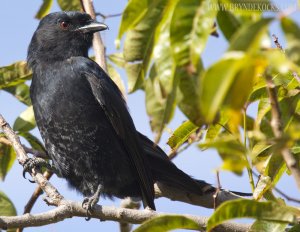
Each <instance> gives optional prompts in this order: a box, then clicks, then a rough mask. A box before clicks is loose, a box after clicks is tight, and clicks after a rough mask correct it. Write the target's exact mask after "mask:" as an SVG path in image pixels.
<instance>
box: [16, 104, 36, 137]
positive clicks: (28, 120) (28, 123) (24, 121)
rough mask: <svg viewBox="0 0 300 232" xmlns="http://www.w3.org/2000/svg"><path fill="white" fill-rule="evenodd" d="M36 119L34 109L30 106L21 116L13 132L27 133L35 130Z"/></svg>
mask: <svg viewBox="0 0 300 232" xmlns="http://www.w3.org/2000/svg"><path fill="white" fill-rule="evenodd" d="M35 126H36V123H35V118H34V113H33V107H32V106H29V107H28V108H27V109H26V110H25V111H23V112H22V113H21V114H20V116H19V117H18V118H17V119H16V121H15V123H14V126H13V130H14V131H20V132H26V131H30V130H32V129H33V128H35Z"/></svg>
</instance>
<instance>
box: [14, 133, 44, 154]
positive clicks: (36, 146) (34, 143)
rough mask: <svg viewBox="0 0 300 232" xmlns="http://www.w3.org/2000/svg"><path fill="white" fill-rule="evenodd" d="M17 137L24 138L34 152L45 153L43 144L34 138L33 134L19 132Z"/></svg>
mask: <svg viewBox="0 0 300 232" xmlns="http://www.w3.org/2000/svg"><path fill="white" fill-rule="evenodd" d="M18 135H19V136H22V137H23V138H25V139H26V140H27V142H28V143H29V144H30V146H31V147H32V148H33V149H34V150H37V151H43V152H46V149H45V147H44V145H43V143H42V142H41V141H40V140H39V139H38V138H37V137H35V136H34V135H33V134H31V133H29V132H21V133H18Z"/></svg>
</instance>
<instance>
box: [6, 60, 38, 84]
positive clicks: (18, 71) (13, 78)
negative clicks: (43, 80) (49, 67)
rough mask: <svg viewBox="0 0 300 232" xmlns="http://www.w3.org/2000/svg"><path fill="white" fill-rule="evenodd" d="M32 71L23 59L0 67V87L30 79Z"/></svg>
mask: <svg viewBox="0 0 300 232" xmlns="http://www.w3.org/2000/svg"><path fill="white" fill-rule="evenodd" d="M31 77H32V73H31V71H30V70H29V69H28V68H27V64H26V62H25V61H19V62H16V63H14V64H11V65H8V66H4V67H1V68H0V89H3V88H6V87H10V86H14V85H18V84H21V83H23V82H25V81H26V80H29V79H31Z"/></svg>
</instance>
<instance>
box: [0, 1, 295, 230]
mask: <svg viewBox="0 0 300 232" xmlns="http://www.w3.org/2000/svg"><path fill="white" fill-rule="evenodd" d="M41 2H42V1H33V0H30V1H24V0H2V1H1V8H2V10H1V14H0V28H1V29H2V30H1V31H2V32H1V37H0V52H1V56H0V66H5V65H9V64H11V63H14V62H16V61H19V60H25V59H26V54H27V47H28V44H29V42H30V39H31V36H32V34H33V32H34V31H35V29H36V27H37V25H38V23H39V21H38V20H36V19H34V15H35V14H36V12H37V11H38V8H39V4H41ZM275 2H277V3H281V4H282V3H283V2H285V3H286V4H288V2H295V1H275ZM126 3H127V1H126V0H110V1H94V5H95V9H96V11H98V12H101V13H103V14H105V15H107V14H115V13H120V12H122V11H123V9H124V7H125V5H126ZM55 11H59V7H58V6H57V4H56V3H54V5H53V6H52V9H51V12H55ZM293 18H294V19H295V20H296V21H297V22H298V23H299V22H300V17H299V12H298V15H296V14H294V15H293ZM120 19H121V18H120V17H117V18H111V19H107V20H106V22H105V23H106V24H107V25H108V26H109V28H110V30H108V31H105V32H103V33H101V35H102V38H103V40H104V43H105V45H106V48H107V54H111V53H114V52H116V51H117V50H116V48H115V45H114V40H115V38H116V36H117V33H118V27H119V23H120ZM273 33H274V34H276V35H277V36H278V37H279V40H280V41H282V45H283V46H284V44H285V43H284V36H283V35H282V32H281V31H280V28H279V25H278V23H275V24H273V25H272V27H271V29H270V34H273ZM227 46H228V44H227V43H226V42H225V39H224V38H223V37H222V35H220V38H215V37H210V38H209V41H208V44H207V46H206V50H205V51H204V53H203V62H204V65H205V66H206V67H207V66H209V65H210V64H212V63H213V62H214V61H216V60H217V59H219V58H220V56H221V55H222V54H223V53H224V51H226V49H227ZM120 73H121V76H122V78H123V79H124V80H126V75H125V73H124V72H123V71H122V72H120ZM144 101H145V97H144V93H143V92H142V91H137V92H136V93H134V94H131V95H129V96H128V106H129V109H130V112H131V116H132V118H133V120H134V122H135V125H136V128H137V129H138V130H139V131H140V132H142V133H143V134H145V135H147V136H148V137H149V138H151V139H152V138H153V137H154V136H153V134H152V133H151V130H150V126H149V118H148V116H147V114H146V110H145V104H144ZM25 109H26V106H25V105H23V104H21V103H19V102H18V101H17V100H16V99H15V98H14V97H12V96H10V95H9V94H7V93H5V92H3V91H0V113H1V114H2V115H3V116H4V117H5V118H6V119H7V121H8V122H9V123H10V124H11V125H12V124H13V122H14V120H15V119H16V117H17V116H18V115H19V114H20V113H21V112H22V111H24V110H25ZM249 112H250V114H254V113H255V106H254V107H252V109H250V110H249ZM184 120H185V117H184V116H183V115H182V113H181V112H180V111H179V110H177V111H176V114H175V118H174V119H173V120H172V122H171V123H170V125H169V126H168V128H169V129H171V130H175V129H176V128H177V127H178V126H179V125H180V124H181V123H182V122H183V121H184ZM34 133H35V135H37V136H39V132H38V130H37V129H35V130H34ZM169 135H170V134H169V133H167V132H166V133H164V135H163V137H162V141H161V143H160V145H161V147H162V148H163V149H164V150H165V151H166V152H168V151H169V148H168V146H167V145H166V141H167V138H168V136H169ZM174 162H175V164H176V165H177V166H178V167H179V168H180V169H182V170H183V171H185V172H186V173H188V174H190V175H192V176H194V177H195V178H197V179H203V180H205V181H206V182H208V183H211V184H214V185H215V184H216V174H215V171H216V170H217V169H218V168H219V167H220V166H221V164H222V162H221V159H220V158H219V156H218V154H217V153H216V152H215V151H213V150H208V151H204V152H202V151H200V150H199V149H198V148H197V147H195V146H192V147H191V148H189V149H188V150H186V151H185V152H183V153H181V154H180V155H179V156H178V157H177V158H175V159H174ZM220 177H221V184H222V187H223V188H225V189H231V190H235V191H242V192H251V189H250V185H249V183H248V178H247V174H246V172H244V174H243V175H242V176H236V175H234V174H232V173H230V172H226V171H221V173H220ZM51 183H52V184H54V186H56V187H57V189H58V190H59V191H60V192H61V193H62V194H63V196H64V197H65V198H67V199H71V200H76V201H82V199H83V197H82V196H81V195H80V194H78V193H76V192H75V191H74V190H71V189H69V188H68V187H67V183H66V181H65V180H63V179H59V178H57V177H56V176H55V177H53V178H52V179H51ZM278 187H279V188H281V189H282V190H284V191H286V192H288V193H289V195H290V196H292V197H297V195H298V191H297V190H296V187H295V183H294V181H293V179H292V178H291V177H287V176H286V177H284V178H282V179H281V181H280V183H279V184H278ZM35 188H36V184H31V183H29V181H28V180H25V179H23V177H22V167H21V166H20V165H19V164H18V163H17V162H15V164H14V166H13V168H12V170H11V171H10V172H9V173H8V175H7V177H6V179H5V182H0V190H1V191H3V192H5V193H6V194H7V195H8V196H9V197H10V199H11V200H12V201H13V203H14V204H15V206H16V209H17V212H18V214H22V212H23V208H24V206H25V204H26V203H27V201H28V199H29V198H30V196H31V194H32V192H33V191H34V189H35ZM99 203H100V204H102V205H115V206H119V204H120V201H119V200H118V199H116V200H115V201H111V200H105V199H100V202H99ZM155 203H156V207H157V211H158V212H169V213H180V214H183V213H184V214H194V215H201V216H209V215H211V214H212V212H213V211H212V210H208V209H204V208H201V207H198V206H197V207H196V206H192V205H188V204H185V203H181V202H173V201H170V200H168V199H157V200H156V201H155ZM50 208H52V207H49V206H47V205H46V204H45V203H44V202H43V201H42V199H41V198H39V200H38V201H37V203H36V205H35V206H34V208H33V210H32V213H39V212H45V211H47V210H49V209H50ZM66 230H67V231H96V230H99V231H100V230H102V231H118V223H115V222H109V221H106V222H100V221H99V220H96V219H92V220H90V221H89V222H86V221H85V220H84V218H72V219H66V220H65V221H63V222H59V223H56V224H51V225H47V226H43V227H39V228H27V229H26V231H40V232H62V231H66Z"/></svg>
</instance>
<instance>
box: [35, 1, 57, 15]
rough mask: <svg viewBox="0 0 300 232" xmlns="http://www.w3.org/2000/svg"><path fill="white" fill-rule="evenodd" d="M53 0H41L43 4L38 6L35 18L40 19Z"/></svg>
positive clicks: (46, 12) (47, 11) (47, 10)
mask: <svg viewBox="0 0 300 232" xmlns="http://www.w3.org/2000/svg"><path fill="white" fill-rule="evenodd" d="M52 3H53V0H43V4H42V5H41V6H40V9H39V11H38V12H37V13H36V15H35V18H37V19H41V18H43V17H44V16H46V15H47V14H48V13H49V12H50V9H51V6H52Z"/></svg>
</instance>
